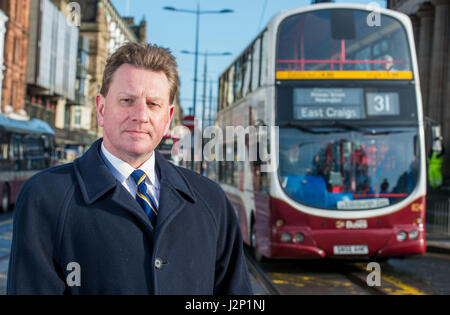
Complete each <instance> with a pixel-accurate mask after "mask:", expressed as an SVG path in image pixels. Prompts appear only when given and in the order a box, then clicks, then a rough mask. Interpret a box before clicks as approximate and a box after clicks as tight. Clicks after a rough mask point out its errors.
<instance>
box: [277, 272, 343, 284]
mask: <svg viewBox="0 0 450 315" xmlns="http://www.w3.org/2000/svg"><path fill="white" fill-rule="evenodd" d="M268 275H269V276H270V277H272V278H274V279H272V282H273V283H275V284H286V285H292V286H296V287H304V286H305V285H315V286H321V287H330V286H331V287H351V286H352V284H351V283H350V282H348V281H339V280H331V279H324V278H319V277H314V276H302V275H288V274H283V273H276V272H270V273H268Z"/></svg>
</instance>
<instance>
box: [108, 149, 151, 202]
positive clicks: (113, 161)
mask: <svg viewBox="0 0 450 315" xmlns="http://www.w3.org/2000/svg"><path fill="white" fill-rule="evenodd" d="M101 155H102V158H103V160H104V161H105V164H106V166H107V167H108V168H109V170H110V171H111V173H112V174H113V175H114V177H115V178H116V179H117V180H118V181H119V183H121V184H122V185H123V187H125V189H126V190H127V191H128V192H129V193H130V194H131V196H133V198H135V199H136V191H137V185H136V182H135V181H134V179H133V177H132V176H131V173H133V172H134V171H135V169H134V168H133V167H132V166H131V165H130V164H128V163H127V162H125V161H122V160H121V159H119V158H118V157H116V156H114V155H113V154H111V153H110V152H109V151H108V150H107V149H106V148H105V145H104V144H103V142H102V147H101ZM139 169H140V170H142V171H144V172H145V174H147V177H146V178H145V185H146V186H147V193H148V194H149V195H150V196H151V197H152V199H153V201H155V203H156V206H157V207H159V190H160V186H159V180H158V176H156V168H155V152H153V154H152V156H151V157H150V159H148V160H147V161H146V162H145V163H144V164H142V165H141V166H140V167H139Z"/></svg>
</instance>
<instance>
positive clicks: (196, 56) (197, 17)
mask: <svg viewBox="0 0 450 315" xmlns="http://www.w3.org/2000/svg"><path fill="white" fill-rule="evenodd" d="M163 9H164V10H168V11H174V12H184V13H193V14H195V15H196V31H195V53H194V54H195V61H194V104H193V108H194V117H195V115H196V102H197V64H198V33H199V22H200V14H222V13H232V12H234V11H233V10H231V9H222V10H200V5H199V3H198V2H197V9H196V10H189V9H178V8H175V7H163Z"/></svg>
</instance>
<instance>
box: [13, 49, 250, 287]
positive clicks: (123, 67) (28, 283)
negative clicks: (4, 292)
mask: <svg viewBox="0 0 450 315" xmlns="http://www.w3.org/2000/svg"><path fill="white" fill-rule="evenodd" d="M178 85H179V81H178V74H177V64H176V61H175V59H174V57H173V56H172V55H171V54H170V52H169V51H168V50H166V49H164V48H161V47H157V46H154V45H145V46H143V45H140V44H137V43H127V44H125V45H124V46H122V47H121V48H119V49H118V50H117V51H116V52H115V53H114V54H113V55H112V56H111V57H110V58H109V59H108V61H107V65H106V68H105V71H104V77H103V85H102V88H101V91H100V94H99V95H98V96H97V98H96V105H97V119H98V123H99V125H100V126H102V127H103V128H104V137H103V139H99V140H97V141H96V142H95V143H94V144H93V145H92V146H91V148H90V149H89V150H88V151H87V152H86V153H85V154H84V155H83V156H82V157H80V158H79V159H77V160H75V161H74V163H71V164H66V165H63V166H59V167H55V168H51V169H48V170H46V171H44V172H42V173H40V174H38V175H36V176H34V177H32V178H31V179H30V180H28V181H27V182H26V183H25V185H24V186H23V188H22V191H21V193H20V196H19V198H18V201H17V205H16V209H15V217H14V234H13V244H12V249H11V258H10V265H9V272H8V294H63V293H64V294H251V287H250V284H249V277H248V271H247V266H246V263H245V259H244V256H243V250H242V246H243V245H242V238H241V235H240V231H239V226H238V223H237V219H236V217H235V214H234V211H233V210H232V206H231V204H230V202H229V201H228V200H227V198H226V196H225V194H224V193H223V191H222V190H221V189H220V188H219V186H218V185H217V184H215V183H214V182H212V181H211V180H209V179H207V178H205V177H202V176H200V175H197V174H196V173H194V172H191V171H189V170H186V169H183V168H179V167H176V166H174V165H172V164H170V163H169V162H167V161H166V160H165V159H164V157H162V155H161V154H159V153H158V152H157V151H154V149H155V147H156V146H157V145H158V143H159V142H160V140H161V139H162V137H163V135H164V134H165V133H166V132H167V130H168V128H169V124H170V120H171V118H172V115H173V111H174V106H173V103H174V99H175V95H176V91H177V89H178Z"/></svg>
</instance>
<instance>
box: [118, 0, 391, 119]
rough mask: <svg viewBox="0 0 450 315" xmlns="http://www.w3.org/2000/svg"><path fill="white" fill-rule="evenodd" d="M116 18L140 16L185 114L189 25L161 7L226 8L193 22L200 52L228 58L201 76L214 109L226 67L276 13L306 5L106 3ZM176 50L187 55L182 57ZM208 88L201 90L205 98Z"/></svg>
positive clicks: (191, 44) (189, 88) (301, 1)
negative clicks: (166, 55)
mask: <svg viewBox="0 0 450 315" xmlns="http://www.w3.org/2000/svg"><path fill="white" fill-rule="evenodd" d="M111 2H112V3H113V5H114V6H115V7H116V9H117V11H118V12H119V14H120V15H121V16H127V15H128V16H133V17H134V18H135V23H136V24H137V23H139V22H140V21H141V20H142V18H143V17H145V19H146V21H147V41H148V42H150V43H152V44H157V45H159V46H163V47H167V48H170V49H171V51H172V53H173V54H174V56H175V57H176V58H177V61H178V69H179V75H180V81H181V88H180V92H181V96H180V98H181V107H182V108H183V111H184V115H188V113H189V108H191V107H192V105H193V94H194V92H193V90H194V69H195V66H194V59H195V57H194V54H193V53H194V52H195V22H196V21H195V20H196V15H195V14H191V13H183V12H173V11H167V10H164V9H163V7H164V6H171V7H175V8H177V9H188V10H195V9H196V6H197V2H198V3H199V6H200V10H201V11H203V10H212V11H220V10H222V9H232V10H233V11H234V12H233V13H226V14H201V15H200V23H199V49H198V51H199V52H200V53H205V52H206V51H207V52H208V53H211V54H215V53H219V54H220V53H231V54H230V55H227V56H209V57H208V60H207V61H208V63H207V69H208V71H207V77H208V80H210V81H211V82H213V88H212V93H213V102H214V103H213V106H214V107H215V106H217V105H216V104H217V100H216V99H217V90H218V88H217V81H218V78H219V76H220V74H221V73H222V72H223V71H224V70H225V69H226V68H227V67H228V65H229V64H230V63H231V62H232V61H233V60H234V59H235V58H236V57H237V56H238V55H239V54H240V53H241V52H242V51H243V50H244V49H245V48H246V47H247V46H248V45H249V44H250V43H251V42H252V40H253V39H254V38H255V37H256V36H257V35H258V33H259V32H260V31H261V30H262V29H263V28H264V27H265V25H266V24H267V23H268V22H269V20H270V19H271V18H272V17H273V16H274V15H275V14H277V13H278V12H280V11H283V10H287V9H293V8H297V7H301V6H306V5H309V4H310V3H311V0H226V1H224V0H111ZM335 2H337V3H349V2H350V3H360V4H369V3H371V2H377V3H378V4H379V5H380V6H381V7H383V8H384V7H386V0H335ZM182 50H187V51H190V52H192V54H183V53H181V51H182ZM204 63H205V58H204V56H199V58H198V67H197V77H198V80H197V81H198V83H197V97H196V98H197V105H196V112H197V113H196V114H197V116H198V117H201V115H202V104H203V99H202V98H203V77H204ZM209 91H210V86H209V85H207V96H208V99H209Z"/></svg>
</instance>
